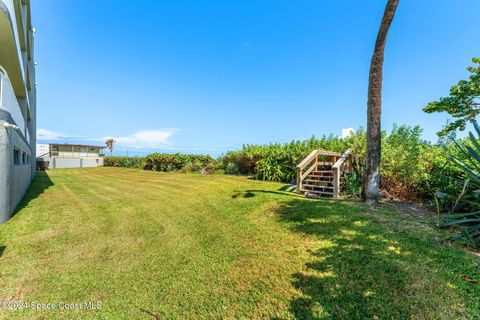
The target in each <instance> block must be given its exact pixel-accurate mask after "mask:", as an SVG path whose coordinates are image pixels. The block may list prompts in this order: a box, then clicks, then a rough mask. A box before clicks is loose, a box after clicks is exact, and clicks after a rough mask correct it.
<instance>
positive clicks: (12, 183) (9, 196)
mask: <svg viewBox="0 0 480 320" xmlns="http://www.w3.org/2000/svg"><path fill="white" fill-rule="evenodd" d="M3 123H4V121H3V120H1V119H0V186H1V187H0V223H2V222H5V221H6V220H8V219H9V218H10V216H11V215H12V213H13V212H14V210H15V208H16V207H17V205H18V204H19V203H20V200H22V198H23V196H24V194H25V192H26V191H27V189H28V186H29V185H30V181H31V179H32V166H31V164H27V163H23V162H22V153H23V152H25V154H26V155H28V156H30V162H32V161H35V159H34V158H32V157H31V156H32V152H31V149H30V146H29V145H28V144H27V142H26V141H25V138H24V137H23V135H22V134H21V133H19V131H18V130H16V129H11V128H9V129H7V128H5V127H4V126H3ZM14 148H17V149H19V150H20V161H21V163H20V164H18V165H15V164H14V162H13V157H14V156H13V153H14V151H13V150H14Z"/></svg>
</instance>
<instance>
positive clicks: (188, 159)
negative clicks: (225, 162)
mask: <svg viewBox="0 0 480 320" xmlns="http://www.w3.org/2000/svg"><path fill="white" fill-rule="evenodd" d="M213 162H214V160H213V159H212V157H210V156H205V155H197V154H180V153H176V154H167V153H152V154H149V155H148V156H147V157H146V158H145V166H144V169H145V170H154V171H166V172H170V171H177V170H181V169H183V168H185V169H184V170H183V171H184V172H189V171H190V172H194V171H195V172H198V171H200V170H201V169H202V168H204V167H206V166H208V165H210V164H212V163H213Z"/></svg>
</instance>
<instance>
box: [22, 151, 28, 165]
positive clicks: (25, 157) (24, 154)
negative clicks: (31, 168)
mask: <svg viewBox="0 0 480 320" xmlns="http://www.w3.org/2000/svg"><path fill="white" fill-rule="evenodd" d="M22 164H27V154H26V153H25V152H22Z"/></svg>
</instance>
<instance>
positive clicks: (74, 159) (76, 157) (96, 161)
mask: <svg viewBox="0 0 480 320" xmlns="http://www.w3.org/2000/svg"><path fill="white" fill-rule="evenodd" d="M103 149H105V146H92V145H84V144H66V143H64V144H59V143H51V144H38V145H37V154H38V157H37V161H38V162H40V163H42V162H43V163H45V164H46V165H48V168H49V169H55V168H84V167H98V166H103V157H104V156H105V155H104V153H103Z"/></svg>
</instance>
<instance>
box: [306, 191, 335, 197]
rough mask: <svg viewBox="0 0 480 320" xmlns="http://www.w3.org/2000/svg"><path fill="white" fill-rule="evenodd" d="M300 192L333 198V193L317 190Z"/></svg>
mask: <svg viewBox="0 0 480 320" xmlns="http://www.w3.org/2000/svg"><path fill="white" fill-rule="evenodd" d="M302 191H304V192H308V193H315V194H320V195H325V196H332V197H333V192H326V191H317V190H302Z"/></svg>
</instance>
